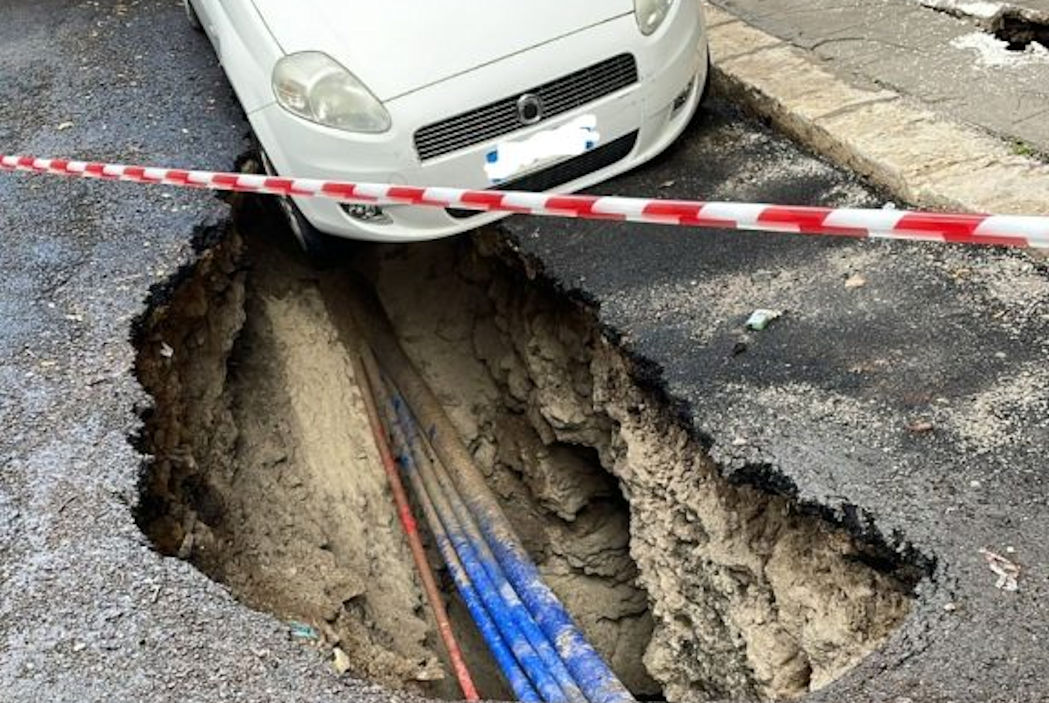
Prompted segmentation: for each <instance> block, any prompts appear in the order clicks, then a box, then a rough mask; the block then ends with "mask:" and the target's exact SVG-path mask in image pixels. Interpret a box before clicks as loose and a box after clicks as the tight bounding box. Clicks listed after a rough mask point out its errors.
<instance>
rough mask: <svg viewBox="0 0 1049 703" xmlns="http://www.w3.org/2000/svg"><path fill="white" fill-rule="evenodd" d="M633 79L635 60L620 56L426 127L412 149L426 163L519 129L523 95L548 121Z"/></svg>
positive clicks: (416, 135) (630, 57) (631, 82)
mask: <svg viewBox="0 0 1049 703" xmlns="http://www.w3.org/2000/svg"><path fill="white" fill-rule="evenodd" d="M636 82H637V62H636V61H635V60H634V57H633V56H632V55H630V54H620V55H619V56H615V57H613V58H611V59H608V60H606V61H602V62H601V63H596V64H594V65H593V66H589V67H587V68H584V69H582V70H579V71H576V72H574V73H569V74H568V75H567V76H562V77H561V78H558V79H557V80H554V81H551V82H549V83H544V84H543V85H541V86H539V87H537V88H533V89H531V90H526V91H524V92H523V93H518V94H517V95H512V96H510V97H508V98H503V99H502V100H497V101H496V102H494V103H489V104H488V105H485V106H483V107H479V108H476V109H474V110H470V111H469V112H464V113H462V114H461V115H456V116H455V117H449V118H448V119H446V120H442V121H440V122H435V123H434V124H431V125H427V126H425V127H423V128H421V129H420V130H418V131H417V132H416V133H415V150H416V152H417V153H418V154H419V158H420V159H422V160H423V161H425V160H427V159H433V158H436V157H438V156H442V155H444V154H449V153H451V152H453V151H456V150H458V149H464V148H466V147H468V146H473V145H474V144H480V143H481V142H484V141H487V140H489V139H492V138H494V137H499V136H502V135H504V134H509V133H511V132H515V131H517V130H518V129H521V127H523V126H524V125H523V124H522V122H521V120H520V118H519V116H518V113H517V100H518V99H519V98H520V97H521V95H524V94H526V93H532V94H535V95H538V96H539V97H540V99H541V100H542V101H543V118H542V119H543V120H547V119H549V118H551V117H555V116H557V115H560V114H562V113H565V112H568V111H570V110H574V109H575V108H577V107H580V106H581V105H586V104H587V103H589V102H593V101H594V100H597V99H598V98H601V97H604V96H605V95H610V94H612V93H614V92H616V91H617V90H619V89H621V88H625V87H626V86H628V85H632V84H633V83H636ZM541 121H542V120H540V122H541Z"/></svg>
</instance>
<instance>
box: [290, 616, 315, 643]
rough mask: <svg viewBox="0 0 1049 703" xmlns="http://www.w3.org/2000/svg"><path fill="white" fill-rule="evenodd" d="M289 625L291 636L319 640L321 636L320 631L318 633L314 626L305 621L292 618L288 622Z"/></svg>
mask: <svg viewBox="0 0 1049 703" xmlns="http://www.w3.org/2000/svg"><path fill="white" fill-rule="evenodd" d="M288 627H289V628H290V631H291V636H292V637H294V638H295V639H300V640H319V639H320V637H321V636H320V633H318V632H317V630H316V629H315V628H314V627H312V626H311V625H307V624H306V623H304V622H298V621H297V620H292V621H290V622H289V623H288Z"/></svg>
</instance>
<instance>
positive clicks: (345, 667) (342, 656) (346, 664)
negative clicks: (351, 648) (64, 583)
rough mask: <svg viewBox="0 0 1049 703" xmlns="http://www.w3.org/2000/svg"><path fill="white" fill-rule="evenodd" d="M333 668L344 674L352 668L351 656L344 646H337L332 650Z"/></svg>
mask: <svg viewBox="0 0 1049 703" xmlns="http://www.w3.org/2000/svg"><path fill="white" fill-rule="evenodd" d="M331 656H332V661H331V668H332V669H334V670H335V673H336V674H337V675H339V676H342V675H343V674H345V673H346V672H347V671H349V670H350V657H349V655H347V654H346V652H344V651H343V650H342V647H336V648H335V649H333V650H331Z"/></svg>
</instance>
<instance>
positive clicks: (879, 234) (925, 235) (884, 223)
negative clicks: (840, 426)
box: [0, 155, 1049, 248]
mask: <svg viewBox="0 0 1049 703" xmlns="http://www.w3.org/2000/svg"><path fill="white" fill-rule="evenodd" d="M0 170H4V171H31V172H34V173H50V174H56V175H62V176H74V177H81V178H97V179H103V180H113V181H130V182H133V183H146V184H156V185H170V186H179V187H188V188H208V189H212V190H226V191H238V192H246V193H264V194H271V195H285V196H288V195H293V196H298V197H318V198H330V199H333V200H338V201H341V202H348V203H374V202H381V203H384V204H385V203H392V204H404V205H421V206H427V207H440V208H460V209H466V210H485V211H497V212H508V213H524V214H530V215H546V216H552V217H577V218H582V219H593V220H623V221H629V222H650V223H653V224H663V225H678V226H686V227H710V228H716V229H739V230H762V231H768V232H794V233H800V234H813V235H830V236H840V237H853V238H859V239H862V238H878V239H908V240H920V241H936V242H952V243H961V244H990V245H999V246H1012V247H1036V248H1045V247H1049V217H1046V216H1037V215H976V214H964V213H957V214H952V213H937V212H917V211H909V210H888V209H886V210H875V209H860V208H824V207H801V206H786V205H766V204H761V203H734V202H702V201H693V200H660V199H653V198H624V197H618V196H591V195H565V194H558V193H526V192H520V191H499V190H466V189H463V188H445V187H434V186H431V187H420V186H404V185H391V184H383V183H350V182H345V181H322V180H316V179H310V178H275V177H269V176H257V175H248V174H238V173H217V172H212V171H186V170H181V169H168V168H149V167H145V166H125V165H121V164H107V163H92V162H86V161H67V160H64V159H39V158H34V157H31V156H2V155H0Z"/></svg>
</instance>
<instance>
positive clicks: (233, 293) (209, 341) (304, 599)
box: [138, 237, 453, 695]
mask: <svg viewBox="0 0 1049 703" xmlns="http://www.w3.org/2000/svg"><path fill="white" fill-rule="evenodd" d="M252 249H253V251H252V254H251V255H250V256H249V257H248V258H247V259H246V260H245V261H244V262H241V261H240V246H239V244H238V240H237V238H236V237H234V238H233V239H231V240H230V241H229V242H228V243H226V244H224V245H222V246H220V247H219V248H218V249H216V250H214V251H212V252H211V253H209V254H208V255H206V256H205V258H204V259H203V260H202V262H201V263H200V265H198V267H197V271H196V273H195V275H194V276H192V277H191V278H190V279H189V280H187V281H186V282H185V283H184V284H182V286H180V287H179V288H178V290H177V291H176V293H175V294H174V296H173V297H172V298H171V300H170V301H168V303H167V304H166V305H164V306H163V307H161V308H159V309H158V310H156V311H155V312H154V314H153V319H152V320H151V324H150V325H149V326H148V328H149V332H148V333H147V335H146V336H145V338H144V339H143V340H142V341H141V343H140V353H139V360H138V373H139V378H140V380H141V381H142V383H143V385H144V386H145V387H146V388H147V390H149V391H150V393H151V394H152V395H153V398H154V404H155V409H154V410H153V411H152V412H151V413H150V414H149V415H148V416H147V419H146V428H145V430H146V431H145V433H144V437H145V444H144V446H143V449H145V450H146V451H147V452H148V453H149V454H151V455H153V457H154V460H153V462H152V464H151V466H150V467H149V469H148V470H147V471H146V472H145V474H144V477H143V484H142V495H143V499H142V502H141V504H140V506H139V523H140V525H141V526H142V528H143V530H144V532H146V534H147V535H149V536H150V537H151V538H152V540H153V542H154V544H155V545H156V546H157V548H158V549H159V550H160V551H162V552H163V553H165V554H169V555H177V556H179V557H181V558H183V559H188V560H190V561H192V562H193V563H194V564H195V565H196V566H197V567H198V568H200V569H201V570H202V571H203V572H204V573H206V574H207V575H208V576H210V577H211V578H213V579H215V580H216V581H220V582H222V583H224V584H226V585H227V586H228V587H229V588H230V589H231V591H232V592H233V593H234V595H236V596H237V597H238V598H239V599H240V600H242V601H243V602H244V603H246V604H247V605H249V606H250V607H252V608H255V609H257V610H262V611H266V612H270V613H273V614H275V615H276V616H277V617H279V618H280V619H282V620H284V621H299V622H302V623H304V624H307V625H309V626H311V627H312V628H313V629H314V631H315V632H316V635H317V636H316V638H303V639H302V642H303V643H304V644H306V645H309V646H315V647H316V648H317V649H318V650H320V651H322V652H323V654H324V655H325V656H326V657H328V658H329V659H330V658H331V655H332V652H333V651H334V648H335V647H338V648H339V649H340V650H341V651H342V652H344V653H346V655H347V657H348V658H349V663H350V669H351V673H352V674H353V675H355V676H357V677H359V678H363V679H369V680H372V681H375V682H378V683H381V684H384V685H388V686H392V687H396V688H411V689H413V690H415V691H416V692H418V693H423V694H429V695H445V694H449V695H450V694H452V693H453V691H452V690H451V689H450V688H448V687H447V686H446V684H447V683H450V682H446V681H445V680H444V676H443V673H442V672H443V667H442V666H441V663H440V661H439V658H438V656H437V655H436V653H435V652H436V646H435V645H436V637H435V634H434V632H433V628H432V626H431V624H430V621H429V619H428V618H427V616H426V613H425V611H424V602H423V596H422V593H421V590H420V588H419V586H418V584H417V582H416V577H415V572H414V568H413V566H412V561H411V555H410V553H409V551H408V549H407V547H406V545H405V543H404V539H403V535H402V532H401V528H400V525H399V523H398V520H397V516H396V513H395V511H394V510H393V508H392V502H391V500H390V499H389V496H388V494H387V489H386V483H385V478H384V476H383V475H382V472H381V470H377V467H379V464H378V457H377V454H376V449H375V445H374V442H373V440H372V438H371V434H370V430H369V428H368V425H367V422H366V420H365V416H364V410H363V407H362V405H361V398H360V394H359V390H358V388H357V386H356V383H355V381H354V379H353V372H352V364H351V358H350V351H349V350H348V349H347V348H346V346H345V345H344V344H343V342H342V340H341V339H339V336H338V333H337V332H336V328H335V326H334V324H333V323H332V321H331V319H330V317H329V313H328V310H327V307H326V306H325V303H324V300H323V299H322V298H321V296H320V294H319V292H318V289H317V285H316V281H315V280H312V279H311V278H310V275H311V274H310V271H309V270H308V269H306V268H305V267H303V266H302V264H301V263H298V262H296V261H295V260H294V259H292V258H290V257H285V256H284V255H283V254H281V253H280V252H279V251H278V250H276V249H273V248H266V247H254V246H253V247H252ZM252 646H254V645H252ZM319 669H320V667H319Z"/></svg>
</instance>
